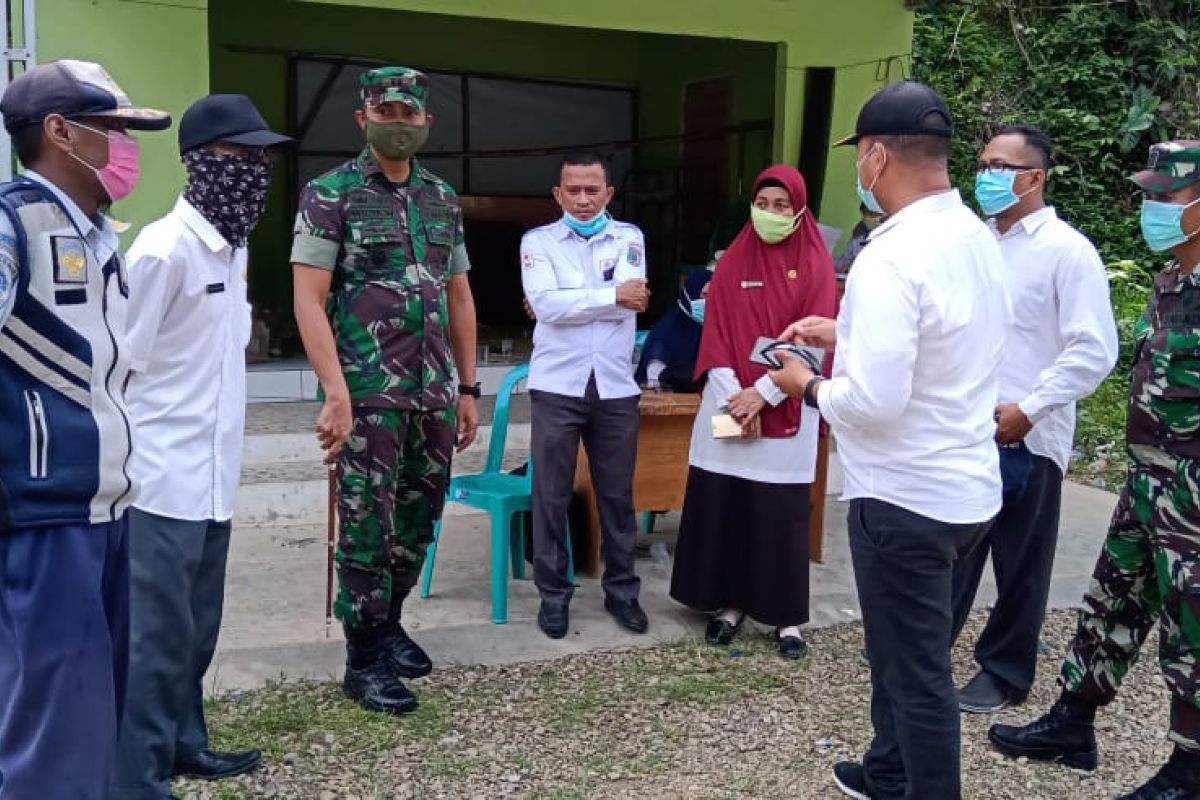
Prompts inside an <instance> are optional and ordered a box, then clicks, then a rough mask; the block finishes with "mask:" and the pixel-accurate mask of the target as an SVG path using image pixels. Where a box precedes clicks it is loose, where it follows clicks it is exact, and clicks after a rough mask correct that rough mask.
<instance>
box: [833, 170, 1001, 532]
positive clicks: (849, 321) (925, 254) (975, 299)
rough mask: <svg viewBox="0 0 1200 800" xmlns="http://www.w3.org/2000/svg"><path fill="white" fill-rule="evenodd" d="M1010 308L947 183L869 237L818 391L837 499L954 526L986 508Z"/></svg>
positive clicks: (990, 511)
mask: <svg viewBox="0 0 1200 800" xmlns="http://www.w3.org/2000/svg"><path fill="white" fill-rule="evenodd" d="M1011 317H1012V312H1011V307H1010V305H1009V302H1008V298H1007V294H1006V292H1005V288H1004V262H1003V258H1002V256H1001V255H1000V248H999V245H997V243H996V237H995V236H994V235H993V234H992V232H991V231H989V230H988V228H987V226H986V225H984V224H983V222H981V221H980V220H979V219H978V218H977V217H976V216H975V215H974V214H973V213H972V212H971V211H970V210H968V209H967V207H966V206H964V205H963V203H962V200H961V199H960V198H959V195H958V192H957V191H947V192H941V193H939V194H936V195H932V196H930V197H926V198H923V199H921V200H918V201H917V202H915V203H912V204H911V205H909V206H907V207H905V208H904V209H902V210H900V211H899V212H897V213H896V214H894V215H893V216H892V217H890V218H889V219H888V220H887V221H886V222H884V223H883V224H882V225H880V226H879V227H878V228H876V229H875V230H874V231H873V232H872V234H871V238H870V244H869V245H868V246H867V247H865V248H864V249H863V251H862V252H861V253H860V254H859V256H858V258H857V260H856V261H855V262H854V269H852V270H851V271H850V274H849V277H848V279H847V281H846V294H845V298H844V299H843V302H842V308H841V312H840V313H839V314H838V320H837V351H836V354H835V356H834V366H833V376H834V377H833V378H832V379H831V380H828V381H825V382H823V383H822V384H821V385H820V386H819V388H818V392H817V399H818V404H819V406H820V409H821V413H822V415H823V416H824V417H825V419H827V420H828V421H829V423H830V425H831V426H832V427H833V430H834V432H835V433H836V434H837V437H838V452H839V454H840V456H841V462H842V468H843V471H844V472H845V493H844V497H845V499H853V498H861V497H869V498H875V499H878V500H883V501H885V502H888V503H891V504H893V505H897V506H900V507H901V508H905V509H907V510H909V511H912V512H914V513H917V514H920V515H922V516H925V517H929V518H932V519H935V520H939V521H941V522H947V523H951V524H969V523H978V522H984V521H986V520H988V519H990V518H992V517H993V516H995V514H996V513H997V512H998V511H999V510H1000V493H1001V487H1000V469H999V458H998V456H997V453H996V444H995V441H994V435H995V431H996V424H995V421H994V419H993V413H994V411H995V407H996V398H997V389H998V378H999V372H1000V361H1001V359H1002V357H1003V355H1004V341H1005V334H1006V331H1007V329H1008V326H1009V324H1010V322H1011Z"/></svg>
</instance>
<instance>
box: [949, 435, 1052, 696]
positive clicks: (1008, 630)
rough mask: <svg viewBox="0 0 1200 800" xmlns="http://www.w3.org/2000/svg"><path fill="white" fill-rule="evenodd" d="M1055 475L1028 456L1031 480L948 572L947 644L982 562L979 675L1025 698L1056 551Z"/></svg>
mask: <svg viewBox="0 0 1200 800" xmlns="http://www.w3.org/2000/svg"><path fill="white" fill-rule="evenodd" d="M1062 482H1063V474H1062V472H1060V471H1059V469H1058V465H1057V464H1055V463H1054V462H1053V461H1051V460H1050V459H1048V458H1045V457H1043V456H1037V455H1035V456H1034V457H1033V472H1032V473H1031V474H1030V476H1029V481H1028V483H1026V484H1025V487H1024V488H1023V489H1022V490H1021V491H1020V492H1018V493H1015V494H1012V495H1006V496H1005V498H1004V508H1002V509H1001V511H1000V515H999V516H998V517H996V521H995V523H993V525H992V527H991V528H990V529H989V530H988V532H987V534H986V535H985V536H984V538H983V540H982V541H980V542H979V545H978V546H977V547H976V548H975V549H974V550H972V551H971V552H970V553H969V554H968V555H967V556H966V557H965V558H963V559H962V560H960V561H959V562H958V564H957V565H956V566H955V568H954V638H955V639H957V638H958V634H959V631H961V630H962V627H963V625H964V624H965V623H966V621H967V617H968V616H969V615H970V613H971V606H972V604H973V603H974V602H975V594H976V592H977V591H978V590H979V581H980V579H981V578H982V577H983V568H984V566H985V565H986V564H987V558H988V554H989V553H991V556H992V567H993V569H994V570H995V572H996V590H997V596H996V605H995V606H993V607H992V611H991V613H990V614H989V615H988V621H987V625H986V626H985V627H984V629H983V633H982V634H980V636H979V641H978V642H976V643H975V661H976V662H978V664H979V667H980V668H981V669H983V670H986V671H987V672H989V673H990V674H991V675H993V676H995V677H997V678H999V679H1000V680H1002V681H1004V682H1005V683H1006V684H1008V686H1009V689H1010V690H1011V691H1012V692H1013V694H1014V695H1016V696H1023V695H1026V694H1028V693H1029V689H1030V687H1032V686H1033V678H1034V675H1035V673H1036V672H1037V647H1038V636H1040V635H1041V632H1042V620H1043V619H1044V618H1045V616H1046V602H1047V598H1048V597H1049V595H1050V573H1051V572H1052V571H1053V569H1054V551H1055V548H1056V547H1057V545H1058V517H1059V510H1060V508H1061V505H1062Z"/></svg>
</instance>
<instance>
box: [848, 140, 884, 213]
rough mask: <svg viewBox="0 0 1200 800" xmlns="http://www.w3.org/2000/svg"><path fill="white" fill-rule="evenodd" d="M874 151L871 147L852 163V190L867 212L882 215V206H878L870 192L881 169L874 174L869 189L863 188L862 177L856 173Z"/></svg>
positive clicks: (881, 171) (877, 181)
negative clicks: (856, 193)
mask: <svg viewBox="0 0 1200 800" xmlns="http://www.w3.org/2000/svg"><path fill="white" fill-rule="evenodd" d="M874 149H875V146H874V145H872V146H871V149H870V150H867V152H866V153H863V157H862V158H860V159H859V160H858V161H855V162H854V190H855V191H856V192H858V199H859V200H861V201H862V204H863V205H864V206H866V207H867V210H868V211H870V212H872V213H874V214H882V213H884V212H883V206H881V205H879V201H878V200H876V199H875V192H874V191H872V190H873V189H874V188H875V184H877V183H879V176H880V175H881V174H882V173H883V168H882V167H881V168H880V170H879V172H877V173H875V180H873V181H871V188H870V189H866V188H863V185H862V176H861V175H860V174H859V172H858V171H859V168H860V167H862V162H864V161H866V160H867V156H869V155H870V154H871V150H874Z"/></svg>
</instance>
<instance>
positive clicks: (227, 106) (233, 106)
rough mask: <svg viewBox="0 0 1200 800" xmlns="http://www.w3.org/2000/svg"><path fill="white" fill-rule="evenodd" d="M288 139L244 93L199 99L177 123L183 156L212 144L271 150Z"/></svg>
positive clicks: (216, 95)
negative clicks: (269, 125) (269, 148)
mask: <svg viewBox="0 0 1200 800" xmlns="http://www.w3.org/2000/svg"><path fill="white" fill-rule="evenodd" d="M291 141H292V137H290V136H284V135H283V134H282V133H276V132H275V131H273V130H271V129H270V128H269V127H267V121H266V120H265V119H263V117H262V114H260V113H259V112H258V109H257V108H255V107H254V103H253V102H252V101H251V100H250V98H249V97H247V96H246V95H244V94H213V95H209V96H208V97H202V98H200V99H199V100H197V101H196V102H195V103H192V105H191V107H189V108H188V110H187V111H185V112H183V117H181V118H180V120H179V152H180V153H186V152H187V151H188V150H192V149H194V148H196V147H200V146H202V145H206V144H210V143H212V142H228V143H229V144H237V145H243V146H245V147H275V146H277V145H282V144H287V143H289V142H291Z"/></svg>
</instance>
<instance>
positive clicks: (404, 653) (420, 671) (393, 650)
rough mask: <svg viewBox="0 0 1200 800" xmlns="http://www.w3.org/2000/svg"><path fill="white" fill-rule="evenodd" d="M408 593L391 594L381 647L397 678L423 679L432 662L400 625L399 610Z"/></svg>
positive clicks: (430, 669) (431, 666)
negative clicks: (389, 609)
mask: <svg viewBox="0 0 1200 800" xmlns="http://www.w3.org/2000/svg"><path fill="white" fill-rule="evenodd" d="M407 596H408V592H394V593H393V594H392V606H391V611H390V612H389V613H388V623H387V635H386V638H385V639H384V640H383V646H384V648H385V649H386V650H387V658H388V663H389V664H390V665H391V668H392V672H394V673H396V676H397V677H399V678H423V677H425V676H426V675H428V674H429V673H430V672H431V671H433V662H432V661H430V660H429V656H428V655H427V654H426V653H425V651H424V650H422V649H421V646H420V645H419V644H417V643H416V642H414V641H413V640H412V637H411V636H409V635H408V633H407V632H406V631H405V630H404V627H403V626H401V624H400V609H401V607H402V606H403V605H404V598H405V597H407Z"/></svg>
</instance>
